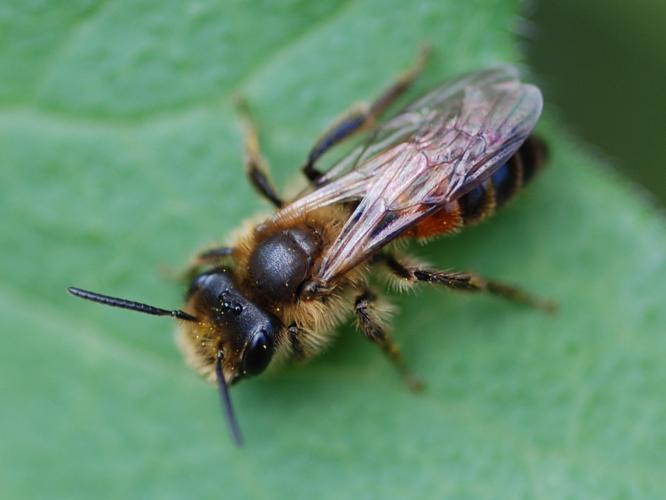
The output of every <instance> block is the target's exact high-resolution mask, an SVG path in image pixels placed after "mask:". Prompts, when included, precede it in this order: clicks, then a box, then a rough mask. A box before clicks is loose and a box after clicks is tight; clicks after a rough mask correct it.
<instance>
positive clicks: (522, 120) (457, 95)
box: [278, 66, 542, 283]
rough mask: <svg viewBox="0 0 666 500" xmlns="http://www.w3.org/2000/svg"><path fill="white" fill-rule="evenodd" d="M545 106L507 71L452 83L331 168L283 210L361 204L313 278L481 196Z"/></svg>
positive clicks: (329, 277) (325, 277)
mask: <svg viewBox="0 0 666 500" xmlns="http://www.w3.org/2000/svg"><path fill="white" fill-rule="evenodd" d="M541 108H542V98H541V93H540V92H539V90H538V89H537V88H536V87H534V86H532V85H528V84H524V83H522V82H520V80H519V79H518V77H517V73H516V70H515V69H514V68H513V67H511V66H502V67H498V68H494V69H490V70H485V71H480V72H476V73H472V74H469V75H466V76H463V77H461V78H459V79H457V80H454V81H452V82H449V83H447V84H444V85H442V86H440V87H438V88H436V89H434V90H433V91H431V92H430V93H428V94H426V95H425V96H423V97H422V98H420V99H418V100H417V101H415V102H413V103H412V104H410V105H409V106H407V107H406V108H404V109H403V110H402V111H401V112H400V113H398V114H397V115H396V116H394V117H393V118H392V119H390V120H389V121H387V122H385V123H384V124H382V125H381V126H379V127H378V128H377V129H376V131H375V133H374V134H373V135H372V136H371V137H370V138H369V140H368V141H367V142H366V143H365V144H364V145H363V146H361V147H359V148H357V149H356V150H354V151H352V152H351V153H350V154H349V155H348V156H347V157H345V158H343V159H342V160H341V161H340V162H338V163H337V164H336V165H334V166H333V168H332V169H331V170H330V171H329V172H328V173H327V174H326V176H325V178H324V179H325V181H327V182H328V184H326V185H324V186H323V187H321V188H319V189H317V190H315V191H313V192H311V193H309V194H307V195H305V196H304V197H302V198H299V199H297V200H295V201H294V202H293V203H291V204H290V205H288V206H287V207H285V208H284V209H282V210H281V211H280V212H278V216H280V215H285V214H287V213H289V212H292V211H302V210H306V211H309V210H313V209H316V208H319V207H323V206H326V205H330V204H334V203H342V202H345V201H352V200H360V202H359V203H358V206H357V207H356V209H355V210H354V212H353V213H352V215H351V217H350V218H349V220H348V221H347V222H346V224H345V225H344V227H343V229H342V231H341V233H340V235H339V236H338V238H337V240H336V241H335V242H334V243H333V245H331V246H330V247H329V248H328V249H327V251H326V253H325V254H324V256H323V258H322V261H321V263H320V265H319V267H318V268H317V270H316V272H315V276H313V279H315V280H317V281H320V282H323V283H330V282H332V281H334V280H335V279H336V278H337V277H338V276H340V275H341V274H343V273H344V272H346V271H348V270H349V269H351V268H352V267H354V266H356V265H357V264H359V263H360V262H362V261H363V260H364V259H366V258H367V257H368V256H369V255H371V254H372V253H373V252H376V251H377V250H378V249H380V248H381V247H382V246H384V245H386V244H387V243H389V242H390V241H392V240H393V239H395V238H396V237H398V236H400V234H402V233H404V232H405V231H406V230H407V229H409V228H410V227H412V226H413V225H414V224H416V223H418V222H419V221H420V220H422V219H423V218H425V217H427V216H428V215H430V214H432V213H433V212H434V211H436V210H438V209H440V208H442V207H443V206H445V205H446V204H447V203H450V202H452V201H454V200H456V199H457V198H459V197H460V196H462V195H463V194H465V193H466V192H468V191H470V190H472V189H474V187H476V186H478V185H479V184H480V183H482V182H483V181H484V180H486V179H487V178H488V177H489V176H491V175H492V174H493V172H494V171H495V170H496V169H497V168H499V167H500V166H501V165H503V164H504V163H505V162H506V161H508V160H509V158H510V157H511V156H512V155H513V154H515V152H516V151H517V150H518V148H519V147H520V145H521V144H522V143H523V142H524V141H525V139H526V138H527V137H528V135H529V134H530V132H531V131H532V129H533V128H534V126H535V125H536V122H537V120H538V118H539V115H540V113H541Z"/></svg>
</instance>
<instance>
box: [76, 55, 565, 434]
mask: <svg viewBox="0 0 666 500" xmlns="http://www.w3.org/2000/svg"><path fill="white" fill-rule="evenodd" d="M426 58H427V51H424V52H423V53H422V54H421V56H420V57H419V59H418V61H417V63H416V64H415V65H414V66H413V67H412V68H411V69H409V70H408V71H406V72H405V73H403V74H402V75H401V76H400V77H399V78H398V79H397V80H396V81H395V82H394V83H393V84H392V85H390V86H389V87H388V88H387V89H386V90H385V92H384V93H382V94H381V95H380V96H379V98H377V99H376V100H375V101H374V102H372V103H371V104H370V105H367V106H358V107H355V108H353V109H352V110H351V111H349V112H348V113H346V114H345V115H343V117H342V118H341V119H339V120H338V121H337V122H336V123H335V124H334V125H333V126H332V127H331V128H330V129H329V130H328V131H326V132H324V134H323V135H322V136H321V138H320V139H319V140H318V141H317V143H316V144H315V145H314V147H313V148H312V150H311V151H310V153H309V156H308V157H307V161H306V162H305V164H304V166H303V167H302V171H303V173H304V174H305V176H306V178H307V180H308V182H309V188H307V189H306V190H305V191H304V192H302V193H301V194H300V195H299V196H296V197H295V198H294V199H290V200H284V199H283V198H282V197H280V195H279V194H278V192H277V191H276V189H275V188H274V187H273V186H272V184H271V182H270V178H269V175H268V167H267V164H266V162H265V160H264V159H263V157H262V156H261V154H260V151H259V141H258V135H257V132H256V129H255V127H254V124H253V123H252V121H251V118H250V114H249V109H248V107H247V104H246V103H245V102H244V101H242V100H241V101H239V103H238V107H239V112H240V116H241V118H242V122H243V124H244V128H245V151H246V167H247V173H248V176H249V179H250V181H251V182H252V184H253V185H254V187H255V188H256V189H257V190H258V192H259V193H260V194H262V195H263V196H264V197H265V198H267V199H268V200H269V201H270V202H272V203H273V204H274V205H275V206H276V207H277V211H276V213H275V214H274V215H272V216H271V217H269V218H267V219H265V220H263V222H261V223H259V224H258V225H256V224H248V225H245V226H244V227H243V228H242V229H241V230H240V231H239V232H238V233H237V235H236V237H235V238H233V240H232V241H230V243H229V245H228V246H224V247H219V248H212V249H209V250H207V251H204V252H203V253H201V254H199V255H198V257H197V258H196V260H195V262H194V263H193V265H192V268H191V273H190V275H189V276H190V277H191V282H190V285H189V289H188V290H187V293H186V296H185V306H184V307H183V309H182V310H179V309H177V310H167V309H161V308H157V307H153V306H149V305H147V304H143V303H139V302H133V301H129V300H125V299H119V298H115V297H109V296H105V295H101V294H98V293H93V292H88V291H85V290H81V289H78V288H70V289H69V292H70V293H72V294H73V295H76V296H78V297H81V298H83V299H87V300H92V301H95V302H100V303H102V304H106V305H110V306H114V307H121V308H126V309H130V310H133V311H138V312H142V313H147V314H154V315H159V316H165V315H166V316H172V317H174V318H175V319H176V320H178V322H179V341H180V346H181V348H182V350H183V352H184V355H185V358H186V360H187V362H188V363H189V364H190V365H191V366H192V367H194V368H195V369H196V370H197V371H198V372H199V373H200V374H202V375H203V376H204V377H206V378H207V379H209V380H210V381H212V382H214V383H216V384H217V386H218V388H219V392H220V395H221V398H222V402H223V406H224V409H225V411H226V415H227V418H228V421H229V425H230V428H231V432H232V435H233V437H234V439H235V441H236V442H237V443H240V431H239V428H238V424H237V422H236V419H235V417H234V414H233V412H232V407H231V403H230V399H229V391H228V387H229V386H230V385H232V384H234V383H235V382H238V381H239V380H241V379H244V378H247V377H251V376H254V375H257V374H259V373H261V372H263V371H264V370H265V369H266V368H267V367H268V366H269V364H271V362H272V361H273V360H275V359H277V358H283V359H284V358H292V359H294V358H295V359H297V360H304V359H308V358H311V357H313V356H315V355H316V354H318V353H319V352H321V351H322V349H323V348H324V347H325V346H326V345H327V344H328V343H329V341H330V340H331V339H332V338H333V336H334V331H335V329H336V327H337V326H339V325H340V324H341V323H342V322H343V321H345V320H347V319H349V317H355V319H356V323H357V326H358V329H359V330H360V332H361V333H362V334H363V335H364V336H365V337H366V338H367V339H368V340H370V341H371V342H373V343H375V344H376V345H377V346H378V347H379V348H380V349H381V350H382V351H383V352H384V354H386V356H387V357H388V358H389V360H390V361H391V362H392V363H393V364H394V365H395V367H396V368H397V370H398V372H399V373H400V374H401V375H402V377H403V378H404V379H405V381H406V382H407V384H408V385H409V387H411V388H414V389H417V388H418V387H419V381H418V379H417V378H416V377H415V376H414V375H412V373H411V371H410V370H409V369H408V367H407V365H406V363H405V362H404V360H403V358H402V357H401V354H400V351H399V349H398V347H397V346H396V344H395V342H394V341H393V338H392V337H391V335H390V333H389V330H388V328H387V324H386V323H387V317H388V315H389V312H390V306H388V305H387V303H386V302H385V300H384V299H380V295H379V293H378V292H377V291H376V288H375V277H376V275H377V271H379V270H382V271H383V272H384V273H385V274H387V275H390V276H392V278H391V279H393V280H394V281H395V282H397V283H398V284H399V285H403V286H409V285H412V284H414V283H418V282H425V283H432V284H436V285H441V286H444V287H447V288H451V289H454V290H463V291H468V292H489V293H492V294H496V295H499V296H502V297H504V298H507V299H510V300H513V301H517V302H521V303H525V304H528V305H532V306H535V307H539V308H542V309H546V310H549V309H551V308H552V305H551V304H550V303H549V302H546V301H542V300H539V299H537V298H534V297H532V296H530V295H528V294H527V293H525V292H523V291H521V290H519V289H517V288H515V287H513V286H510V285H507V284H504V283H499V282H496V281H492V280H489V279H486V278H483V277H481V276H478V275H476V274H472V273H468V272H457V271H443V270H438V269H434V268H432V267H427V266H421V265H418V264H417V263H416V261H414V260H412V259H410V258H408V257H406V256H405V255H403V253H402V251H401V250H400V246H399V245H396V243H398V242H399V241H400V240H403V241H404V240H405V239H417V240H422V239H428V238H433V237H435V236H440V235H445V234H450V233H455V232H457V231H458V230H460V229H462V228H463V227H464V226H466V225H469V224H475V223H478V222H480V221H481V220H483V219H485V218H487V217H488V216H490V215H492V214H493V213H494V212H495V211H496V210H497V209H499V208H501V207H502V206H504V205H505V204H506V203H507V202H508V201H509V200H510V199H511V198H512V197H513V196H514V195H515V194H516V193H517V192H518V191H519V190H520V189H521V188H522V187H523V186H524V185H525V184H526V183H527V182H529V181H530V180H531V179H532V177H533V175H534V173H535V172H536V171H537V170H538V169H539V168H540V166H541V165H542V164H543V161H544V159H545V152H546V150H545V147H544V144H543V143H542V142H541V141H540V140H539V139H537V138H536V137H534V136H533V135H531V134H532V130H533V128H534V126H535V125H536V123H537V120H538V118H539V115H540V113H541V108H542V97H541V93H540V91H539V89H538V88H537V87H535V86H533V85H529V84H526V83H523V82H521V81H520V79H519V77H518V74H517V71H516V69H515V68H513V67H511V66H500V67H495V68H492V69H485V70H481V71H477V72H474V73H470V74H467V75H465V76H462V77H460V78H457V79H455V80H453V81H450V82H447V83H445V84H443V85H441V86H439V87H436V88H435V89H434V90H432V91H431V92H429V93H427V94H426V95H424V96H423V97H421V98H419V99H417V100H416V101H414V102H412V103H411V104H409V105H407V106H406V107H404V108H403V109H402V110H401V111H399V112H398V113H397V114H395V115H394V116H393V117H392V118H390V119H388V120H387V121H385V122H383V123H381V122H380V123H377V119H378V118H379V117H380V116H381V115H382V114H383V113H384V111H385V110H386V109H387V108H388V107H389V105H390V104H392V103H393V102H394V101H395V100H396V98H398V96H400V95H401V94H402V93H403V92H404V90H405V89H407V88H408V87H409V85H410V84H411V83H412V82H413V81H414V79H415V78H416V76H417V75H418V74H419V73H420V72H421V71H422V69H423V67H424V64H425V60H426ZM360 131H366V132H367V133H368V138H367V139H366V140H365V141H364V142H362V143H361V145H360V146H358V147H356V148H355V149H353V150H352V151H351V152H350V153H349V154H347V155H346V156H344V157H343V158H342V159H341V160H340V161H338V162H336V163H335V164H334V165H333V166H332V167H331V168H330V169H328V171H326V172H322V171H320V170H319V169H318V168H317V162H318V160H319V159H320V157H321V156H322V155H323V154H324V153H325V152H326V151H328V150H329V149H330V148H332V147H333V146H335V145H336V144H338V143H340V142H342V141H343V140H345V139H347V138H349V137H351V136H352V135H354V134H355V133H357V132H360Z"/></svg>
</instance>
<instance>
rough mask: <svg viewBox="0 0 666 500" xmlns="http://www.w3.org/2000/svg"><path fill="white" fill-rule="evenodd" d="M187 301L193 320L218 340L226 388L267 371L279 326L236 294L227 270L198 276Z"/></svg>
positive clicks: (257, 307) (229, 272)
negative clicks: (200, 320)
mask: <svg viewBox="0 0 666 500" xmlns="http://www.w3.org/2000/svg"><path fill="white" fill-rule="evenodd" d="M187 297H188V303H189V304H190V305H191V307H192V308H193V309H194V310H195V313H196V316H197V318H200V319H202V320H204V321H205V322H206V323H207V324H209V325H210V327H211V328H212V329H213V330H214V332H215V333H216V334H217V336H219V350H220V351H221V352H222V356H223V357H224V361H223V363H222V365H223V373H224V379H225V382H226V383H227V384H233V383H235V382H237V381H238V380H240V379H242V378H245V377H251V376H253V375H258V374H259V373H261V372H263V371H264V370H265V369H266V367H268V365H269V364H270V362H271V359H272V358H273V354H274V352H275V347H276V344H277V337H278V335H279V332H280V330H281V329H282V325H281V323H280V321H279V320H278V319H277V318H276V317H275V316H274V315H272V314H270V313H268V312H266V311H265V310H263V309H262V308H260V307H259V306H258V305H257V304H255V303H254V302H252V301H251V300H250V299H248V298H247V297H245V296H244V295H243V294H242V293H241V292H240V290H239V289H238V288H237V286H236V284H235V282H234V278H233V274H232V272H231V270H230V269H228V268H224V267H218V268H215V269H212V270H210V271H207V272H205V273H203V274H199V275H198V276H196V277H195V278H194V279H193V280H192V283H191V285H190V289H189V291H188V295H187Z"/></svg>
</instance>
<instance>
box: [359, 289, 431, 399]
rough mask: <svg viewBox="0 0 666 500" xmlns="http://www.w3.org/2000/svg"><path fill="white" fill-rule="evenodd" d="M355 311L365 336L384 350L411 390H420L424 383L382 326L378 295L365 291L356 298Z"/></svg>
mask: <svg viewBox="0 0 666 500" xmlns="http://www.w3.org/2000/svg"><path fill="white" fill-rule="evenodd" d="M355 312H356V319H357V321H358V327H359V329H360V330H361V331H362V332H363V334H364V335H365V337H366V338H367V339H368V340H369V341H371V342H373V343H374V344H376V345H378V346H379V347H380V348H381V350H382V351H384V354H386V356H388V358H389V360H390V361H391V363H393V366H394V367H395V368H396V369H397V370H398V372H399V373H400V376H401V377H402V379H403V380H404V381H405V383H406V384H407V387H408V388H409V389H410V390H412V391H420V390H421V389H422V388H423V383H422V382H421V381H420V380H419V379H418V378H417V377H416V376H415V375H414V374H413V373H412V372H411V370H410V369H409V368H408V367H407V365H406V364H405V360H404V359H403V358H402V354H401V353H400V349H399V348H398V345H397V344H396V343H395V342H394V340H393V339H392V338H391V336H390V335H389V333H388V332H387V331H386V330H385V328H384V327H383V326H382V322H381V319H380V318H379V311H378V309H377V296H376V295H375V294H374V293H373V292H372V291H370V290H366V291H364V292H363V293H362V294H361V295H359V296H358V297H357V298H356V303H355Z"/></svg>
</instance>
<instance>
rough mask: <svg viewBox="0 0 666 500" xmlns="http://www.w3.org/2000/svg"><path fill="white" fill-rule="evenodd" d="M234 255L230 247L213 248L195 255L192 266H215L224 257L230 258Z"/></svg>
mask: <svg viewBox="0 0 666 500" xmlns="http://www.w3.org/2000/svg"><path fill="white" fill-rule="evenodd" d="M233 253H234V249H233V248H232V247H213V248H209V249H208V250H204V251H203V252H201V253H199V254H197V256H196V258H195V259H194V265H199V266H203V265H206V264H217V263H218V262H219V261H220V260H222V259H224V258H225V257H230V256H232V255H233Z"/></svg>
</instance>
